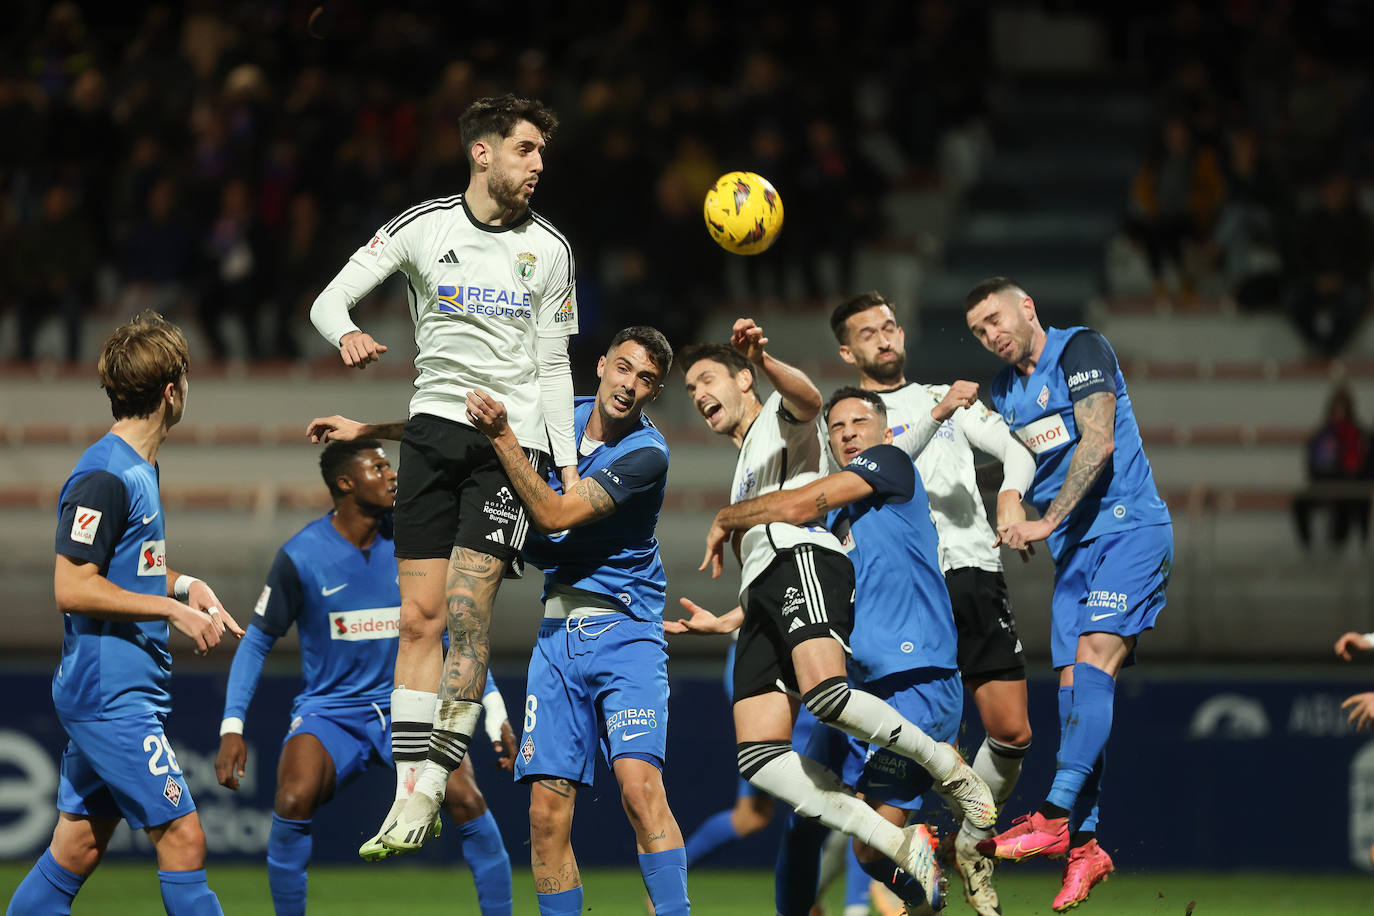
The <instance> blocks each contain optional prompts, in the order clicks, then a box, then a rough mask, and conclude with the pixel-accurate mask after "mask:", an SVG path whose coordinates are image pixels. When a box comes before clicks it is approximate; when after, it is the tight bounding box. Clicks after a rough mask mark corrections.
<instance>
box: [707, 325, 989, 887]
mask: <svg viewBox="0 0 1374 916" xmlns="http://www.w3.org/2000/svg"><path fill="white" fill-rule="evenodd" d="M767 342H768V341H767V339H766V338H765V337H764V336H763V330H762V328H760V327H758V326H757V325H756V324H755V323H754V321H753V320H752V319H748V318H741V319H739V320H737V321H736V322H735V325H734V328H733V330H732V335H731V341H730V346H723V345H719V344H716V345H709V344H708V345H704V346H698V347H694V348H691V349H690V350H689V351H688V352H686V353H684V354H683V357H682V363H683V368H684V370H685V372H686V382H687V394H688V396H689V397H691V399H692V401H693V403H694V404H695V406H696V408H697V411H698V413H700V414H701V416H702V417H703V419H705V421H706V424H707V426H709V427H710V429H711V430H712V432H715V433H716V434H718V435H721V436H726V437H729V438H730V439H731V440H732V441H733V442H734V443H735V445H736V446H737V447H738V448H739V450H740V453H739V459H738V461H737V463H736V465H735V477H734V482H733V484H732V485H731V494H730V495H731V501H732V502H734V503H738V502H743V501H744V500H746V499H751V498H753V497H756V496H761V495H764V494H767V493H771V492H773V491H775V490H779V489H783V488H788V489H794V488H796V487H800V486H803V485H805V484H807V483H810V482H811V481H812V480H815V479H817V478H818V477H820V476H821V474H822V467H823V462H824V460H825V459H824V457H823V456H824V454H825V444H824V442H823V439H822V434H821V430H820V428H819V426H818V425H817V423H816V417H817V415H818V414H819V413H820V410H821V396H820V392H819V391H817V390H816V386H815V385H813V384H812V383H811V380H810V379H808V378H807V377H806V375H805V374H803V373H802V372H800V371H799V370H797V369H795V368H793V367H792V366H789V365H787V364H785V363H783V362H781V361H779V360H777V359H775V358H774V357H773V356H772V355H771V354H769V353H768V352H767V350H766V349H765V348H766V344H767ZM756 373H762V375H763V376H764V377H765V378H766V379H767V380H768V381H769V382H771V383H772V385H773V386H774V388H775V389H776V390H775V391H774V393H773V394H772V395H770V396H769V397H768V399H767V400H766V401H760V399H759V397H758V395H757V394H756V393H755V390H754V382H755V376H756ZM826 508H827V507H825V506H819V505H818V506H817V507H816V512H815V518H813V519H811V520H808V521H807V522H806V523H803V524H787V523H780V522H773V523H769V524H757V525H754V526H752V527H750V528H749V529H748V530H747V531H745V532H744V535H743V537H742V539H741V543H740V556H741V562H742V564H743V572H742V576H741V587H740V603H741V606H742V608H743V611H742V614H743V617H742V624H741V625H740V637H739V647H738V649H737V651H736V659H735V689H734V719H735V737H736V740H737V741H738V757H739V768H740V774H741V775H742V776H744V778H746V779H748V780H749V781H750V782H752V783H753V784H754V785H756V786H758V787H759V788H761V789H763V790H764V791H766V792H769V793H770V794H772V795H774V796H776V797H778V798H780V799H782V800H783V801H785V802H787V803H788V804H790V805H791V806H792V807H793V808H794V809H796V810H797V812H798V813H800V814H801V815H802V816H804V817H812V818H816V819H818V820H820V821H821V823H823V824H825V825H826V826H828V827H831V828H832V829H836V830H841V831H843V832H844V833H847V834H849V835H850V836H853V837H856V838H857V839H859V840H861V841H862V842H863V843H865V844H866V845H867V846H869V847H871V848H872V849H874V850H876V851H877V852H879V853H881V854H882V855H884V856H886V857H888V858H889V859H892V860H893V861H894V862H896V863H897V864H898V865H899V866H900V867H901V868H902V869H904V870H905V871H906V872H907V873H908V874H910V875H911V876H912V877H915V878H916V879H917V880H918V881H920V882H921V885H922V887H923V888H924V891H925V893H926V895H927V896H928V897H931V898H932V899H935V898H938V897H939V895H940V891H939V889H938V887H937V883H938V869H937V868H936V867H935V863H934V859H933V855H932V854H931V851H930V848H929V846H928V844H927V843H926V842H925V838H924V834H923V833H919V832H917V830H916V829H915V827H914V826H913V827H911V828H907V829H906V830H903V829H901V828H899V827H897V826H896V825H894V824H891V823H889V822H888V821H886V820H884V819H883V818H882V817H880V816H878V815H877V814H876V813H875V812H874V811H873V810H872V809H871V808H869V807H868V805H867V804H865V803H864V802H863V801H861V800H860V799H858V798H856V797H855V796H854V794H853V793H852V792H850V791H849V790H847V789H845V788H844V787H843V786H842V785H841V784H840V783H839V780H838V779H837V778H836V776H835V774H834V773H832V772H831V771H829V770H827V769H826V768H824V767H822V766H820V765H819V764H816V763H814V762H812V761H808V760H806V759H805V758H803V757H802V756H801V755H800V754H797V753H796V752H795V751H793V750H792V746H791V742H790V737H791V732H792V723H793V720H794V719H795V717H796V705H795V704H796V697H797V696H798V695H800V698H801V702H803V703H804V704H805V705H806V707H807V708H808V709H810V710H811V711H812V712H813V713H814V714H815V716H816V718H818V719H820V720H821V721H822V722H825V723H827V724H829V725H833V726H834V727H836V728H838V729H840V730H841V731H844V732H847V733H849V734H851V735H854V736H855V737H858V738H860V739H862V740H864V741H869V742H872V743H874V744H877V745H879V746H882V747H887V748H890V749H892V750H893V751H895V752H896V753H898V754H901V755H902V756H904V757H910V758H911V759H913V760H915V761H916V762H917V763H919V764H920V765H921V766H922V767H924V768H925V769H927V770H929V771H930V772H931V773H932V774H933V775H934V777H935V779H936V781H937V782H939V783H941V784H942V787H943V789H944V790H945V791H946V792H947V793H949V794H951V795H952V796H954V797H955V798H956V799H958V801H959V803H960V805H961V806H962V808H963V813H964V814H965V815H966V816H967V817H969V818H970V819H972V820H974V821H975V822H976V823H980V824H983V825H987V824H991V823H992V822H993V821H994V820H995V818H996V813H995V806H994V805H993V802H992V796H991V794H990V793H989V792H988V788H987V786H986V785H985V784H984V783H983V781H982V780H981V779H979V778H978V776H977V775H976V774H975V773H974V772H973V770H972V769H971V768H970V767H969V766H968V765H967V764H966V763H964V761H963V760H962V759H960V757H959V755H958V753H957V752H956V751H955V750H954V748H952V747H950V746H949V745H948V744H944V743H937V742H936V741H934V740H933V739H932V738H931V737H930V736H929V735H927V734H926V733H925V732H923V731H922V730H921V729H919V728H917V726H916V725H915V723H913V722H911V721H910V720H909V719H907V718H906V717H904V716H902V715H901V714H899V713H898V712H897V711H895V710H894V709H893V708H892V707H891V706H889V705H888V704H886V703H884V702H883V701H882V700H880V699H879V698H878V697H876V696H874V695H873V694H871V693H868V692H866V691H863V690H856V689H852V688H851V687H850V685H849V682H848V679H847V678H846V675H845V644H846V641H847V640H848V639H849V631H850V627H851V624H852V613H853V607H852V602H853V594H854V570H853V567H852V566H851V565H850V562H849V560H848V558H847V557H846V556H845V551H844V548H843V547H842V546H841V545H840V542H839V540H838V539H837V538H836V537H835V536H834V535H833V534H831V533H830V532H829V531H827V530H826V529H825V527H824V515H825V511H826ZM708 564H709V565H710V566H711V567H712V574H713V575H719V574H720V566H721V562H720V557H719V555H714V556H712V555H708V557H707V559H706V561H705V562H703V564H702V568H703V569H704V568H706V566H707V565H708ZM684 605H685V606H687V607H688V608H689V609H690V608H691V607H692V605H691V603H690V602H687V601H685V599H684ZM732 613H737V612H732ZM780 685H781V686H780ZM784 687H785V688H786V690H788V691H790V695H789V693H785V692H783V688H784Z"/></svg>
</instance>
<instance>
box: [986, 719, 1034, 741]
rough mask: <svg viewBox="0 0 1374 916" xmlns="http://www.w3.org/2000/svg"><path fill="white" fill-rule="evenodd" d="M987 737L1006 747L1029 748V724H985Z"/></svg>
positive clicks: (1014, 721) (1013, 722)
mask: <svg viewBox="0 0 1374 916" xmlns="http://www.w3.org/2000/svg"><path fill="white" fill-rule="evenodd" d="M987 732H988V737H989V738H991V739H992V740H994V741H996V742H997V743H998V744H1003V745H1006V746H1007V747H1029V746H1030V743H1031V727H1030V722H1029V721H1028V720H1026V719H1022V720H1020V721H1016V720H1009V721H1003V722H996V723H988V724H987Z"/></svg>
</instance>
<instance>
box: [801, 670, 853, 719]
mask: <svg viewBox="0 0 1374 916" xmlns="http://www.w3.org/2000/svg"><path fill="white" fill-rule="evenodd" d="M848 702H849V681H848V680H846V679H845V678H843V677H832V678H827V679H826V680H823V681H821V682H820V683H819V684H817V685H816V686H815V687H812V688H811V689H810V690H808V691H807V692H806V695H805V696H803V697H802V703H803V704H805V705H806V708H807V709H809V710H811V714H812V715H814V716H815V717H816V718H817V719H819V720H821V721H822V722H825V723H831V722H835V721H837V720H838V719H839V718H840V713H842V712H843V711H844V707H845V704H847V703H848Z"/></svg>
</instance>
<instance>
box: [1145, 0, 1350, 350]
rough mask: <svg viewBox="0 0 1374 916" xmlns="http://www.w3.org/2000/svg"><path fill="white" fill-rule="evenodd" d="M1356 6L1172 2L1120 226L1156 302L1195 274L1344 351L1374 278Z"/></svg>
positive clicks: (1179, 298)
mask: <svg viewBox="0 0 1374 916" xmlns="http://www.w3.org/2000/svg"><path fill="white" fill-rule="evenodd" d="M1371 30H1374V8H1371V7H1370V5H1369V4H1366V3H1353V2H1317V3H1311V4H1297V3H1282V2H1273V3H1250V2H1246V3H1237V2H1231V3H1218V4H1208V3H1197V2H1190V3H1179V4H1177V5H1175V6H1174V7H1173V11H1172V14H1171V15H1170V16H1169V17H1168V19H1167V20H1165V21H1164V22H1162V23H1161V26H1160V28H1159V29H1158V30H1157V31H1156V32H1155V33H1154V34H1153V35H1151V36H1150V38H1149V40H1148V45H1149V46H1148V47H1147V48H1146V49H1145V51H1144V53H1143V54H1142V55H1141V57H1142V60H1143V61H1145V62H1147V63H1148V64H1149V66H1150V68H1151V69H1150V74H1149V80H1150V85H1152V86H1153V87H1155V88H1156V92H1157V97H1158V108H1159V111H1160V118H1159V124H1158V128H1157V132H1156V135H1155V137H1154V138H1153V140H1152V143H1151V146H1150V149H1149V152H1148V154H1147V156H1146V157H1145V160H1144V163H1143V165H1142V166H1141V168H1140V170H1139V172H1137V174H1136V176H1135V179H1134V181H1133V182H1132V185H1131V189H1130V195H1129V205H1128V213H1129V216H1128V225H1129V226H1130V228H1131V229H1132V231H1133V234H1134V235H1135V237H1136V238H1137V239H1138V240H1139V242H1140V244H1141V245H1142V246H1143V247H1144V249H1145V251H1146V253H1147V256H1148V258H1149V262H1150V269H1151V273H1152V275H1153V278H1154V283H1155V295H1156V297H1157V298H1160V299H1168V300H1172V301H1174V302H1175V303H1177V304H1179V305H1183V306H1187V305H1189V304H1191V303H1192V302H1193V301H1194V300H1195V299H1196V296H1197V294H1198V287H1199V284H1200V282H1201V281H1202V280H1203V279H1204V277H1205V275H1206V274H1208V273H1211V274H1212V275H1213V276H1218V277H1219V278H1220V279H1221V280H1222V282H1223V283H1224V288H1225V289H1226V290H1227V292H1228V293H1229V295H1230V296H1231V297H1232V298H1234V300H1235V301H1236V302H1237V303H1239V304H1240V305H1241V306H1242V307H1246V308H1253V309H1275V310H1281V311H1284V312H1286V313H1287V314H1288V315H1289V316H1290V317H1291V319H1292V321H1293V323H1294V325H1295V327H1296V328H1297V330H1298V331H1299V333H1301V334H1302V336H1303V337H1304V338H1305V339H1306V340H1307V341H1308V342H1309V344H1310V345H1311V346H1312V348H1313V351H1314V352H1315V353H1316V354H1317V355H1321V356H1334V355H1336V354H1338V353H1339V352H1340V351H1341V349H1342V348H1343V347H1344V346H1345V345H1346V344H1347V343H1348V342H1349V340H1350V337H1351V335H1352V333H1353V332H1354V331H1355V330H1356V328H1357V326H1358V324H1359V323H1360V321H1361V320H1362V319H1363V317H1364V315H1365V313H1366V312H1367V310H1368V308H1369V302H1370V272H1371V268H1374V232H1371V219H1370V214H1371V213H1374V80H1371V76H1374V66H1372V65H1374V58H1371V56H1370V54H1369V49H1368V38H1369V35H1370V34H1371Z"/></svg>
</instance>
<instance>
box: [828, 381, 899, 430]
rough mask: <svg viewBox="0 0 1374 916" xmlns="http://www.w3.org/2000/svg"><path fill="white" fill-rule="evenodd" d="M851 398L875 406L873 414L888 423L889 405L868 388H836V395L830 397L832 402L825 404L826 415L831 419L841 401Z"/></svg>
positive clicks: (854, 386) (853, 386)
mask: <svg viewBox="0 0 1374 916" xmlns="http://www.w3.org/2000/svg"><path fill="white" fill-rule="evenodd" d="M849 398H858V399H859V400H860V401H867V402H868V403H870V404H872V405H873V412H874V413H876V414H877V415H878V419H880V420H882V421H883V422H884V423H886V422H887V405H886V404H884V403H883V399H882V398H881V397H879V396H878V392H876V391H869V390H868V389H867V388H860V387H858V386H857V385H845V386H844V387H843V388H836V389H835V393H834V394H832V395H831V396H830V400H828V401H826V402H825V410H824V415H825V418H826V419H827V420H829V419H830V411H831V410H832V409H833V408H834V406H835V405H836V404H838V403H840V402H841V401H845V400H848V399H849Z"/></svg>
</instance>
